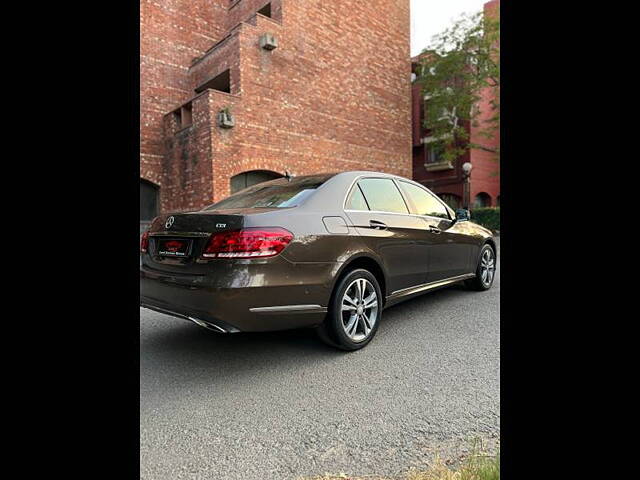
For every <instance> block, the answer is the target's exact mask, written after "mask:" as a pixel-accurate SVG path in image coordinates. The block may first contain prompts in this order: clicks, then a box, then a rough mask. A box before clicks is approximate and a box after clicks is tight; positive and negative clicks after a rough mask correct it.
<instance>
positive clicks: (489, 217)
mask: <svg viewBox="0 0 640 480" xmlns="http://www.w3.org/2000/svg"><path fill="white" fill-rule="evenodd" d="M471 221H472V222H474V223H477V224H479V225H482V226H483V227H485V228H488V229H489V230H493V231H494V232H495V231H496V230H500V207H485V208H474V209H473V210H471Z"/></svg>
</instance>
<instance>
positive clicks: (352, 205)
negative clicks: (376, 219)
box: [347, 185, 369, 210]
mask: <svg viewBox="0 0 640 480" xmlns="http://www.w3.org/2000/svg"><path fill="white" fill-rule="evenodd" d="M347 210H369V205H367V201H366V200H365V199H364V195H362V191H361V190H360V187H358V185H355V186H354V187H353V190H352V191H351V196H350V197H349V201H348V202H347Z"/></svg>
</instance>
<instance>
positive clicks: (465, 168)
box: [462, 162, 473, 210]
mask: <svg viewBox="0 0 640 480" xmlns="http://www.w3.org/2000/svg"><path fill="white" fill-rule="evenodd" d="M472 168H473V165H471V162H465V163H463V164H462V177H463V179H464V184H463V188H464V192H463V195H462V196H463V198H462V203H463V208H464V209H466V210H469V204H470V203H471V200H470V198H469V197H470V196H471V169H472Z"/></svg>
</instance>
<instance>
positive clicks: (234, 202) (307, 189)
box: [205, 176, 328, 210]
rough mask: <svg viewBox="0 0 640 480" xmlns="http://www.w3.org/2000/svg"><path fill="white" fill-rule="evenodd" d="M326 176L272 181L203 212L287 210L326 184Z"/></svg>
mask: <svg viewBox="0 0 640 480" xmlns="http://www.w3.org/2000/svg"><path fill="white" fill-rule="evenodd" d="M327 180H328V178H327V177H326V176H322V177H319V176H313V177H301V178H299V179H294V180H292V181H291V182H289V181H287V180H286V179H278V180H273V181H271V182H265V183H263V184H258V185H255V186H253V187H249V188H247V189H245V190H243V191H241V192H238V193H236V194H235V195H232V196H230V197H228V198H225V199H224V200H221V201H219V202H218V203H214V204H213V205H211V206H210V207H207V208H205V210H228V209H232V208H287V207H295V206H298V205H300V204H301V203H302V202H303V201H304V200H305V199H307V198H308V197H310V196H311V195H313V193H314V192H315V191H316V189H317V188H318V187H319V186H320V185H322V184H323V183H324V182H326V181H327Z"/></svg>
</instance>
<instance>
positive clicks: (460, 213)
mask: <svg viewBox="0 0 640 480" xmlns="http://www.w3.org/2000/svg"><path fill="white" fill-rule="evenodd" d="M470 218H471V212H469V210H467V209H466V208H458V209H457V210H456V221H458V222H464V221H465V220H469V219H470Z"/></svg>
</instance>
